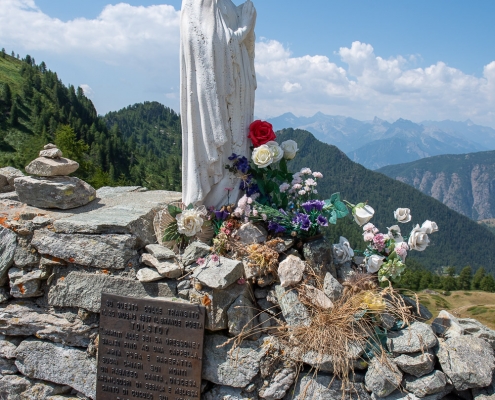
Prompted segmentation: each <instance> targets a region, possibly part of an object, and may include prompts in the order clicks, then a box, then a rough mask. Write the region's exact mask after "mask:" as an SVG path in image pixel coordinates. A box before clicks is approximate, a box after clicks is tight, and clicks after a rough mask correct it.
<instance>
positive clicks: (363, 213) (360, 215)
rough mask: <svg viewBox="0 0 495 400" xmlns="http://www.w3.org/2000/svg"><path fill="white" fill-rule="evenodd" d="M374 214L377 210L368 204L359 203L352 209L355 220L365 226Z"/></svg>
mask: <svg viewBox="0 0 495 400" xmlns="http://www.w3.org/2000/svg"><path fill="white" fill-rule="evenodd" d="M374 214H375V210H373V208H372V207H371V206H368V205H363V206H359V205H358V206H357V207H355V208H354V209H353V210H352V216H353V217H354V221H356V223H357V224H358V225H359V226H363V225H364V224H365V223H367V222H368V221H369V220H370V219H371V218H373V215H374Z"/></svg>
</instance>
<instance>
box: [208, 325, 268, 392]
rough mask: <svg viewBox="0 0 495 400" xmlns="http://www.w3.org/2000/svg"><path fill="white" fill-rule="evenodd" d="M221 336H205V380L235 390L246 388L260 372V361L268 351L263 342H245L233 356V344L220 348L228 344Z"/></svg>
mask: <svg viewBox="0 0 495 400" xmlns="http://www.w3.org/2000/svg"><path fill="white" fill-rule="evenodd" d="M226 340H227V338H226V337H225V336H221V335H208V336H205V343H204V349H205V350H204V353H203V374H202V376H203V379H206V380H208V381H210V382H213V383H216V384H217V385H226V386H231V387H235V388H243V387H246V386H247V385H248V384H249V383H250V382H251V380H252V379H253V378H254V377H255V376H256V375H257V374H258V372H259V370H260V360H261V358H262V357H263V356H264V355H265V354H266V352H267V351H268V347H264V346H262V344H263V341H262V340H258V341H256V342H253V341H249V340H245V341H243V342H242V343H241V344H240V346H239V347H238V348H236V349H235V350H234V351H233V352H232V354H229V351H230V350H231V349H232V343H230V344H228V345H226V346H223V347H218V346H220V345H222V344H224V343H225V342H226Z"/></svg>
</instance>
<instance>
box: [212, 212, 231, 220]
mask: <svg viewBox="0 0 495 400" xmlns="http://www.w3.org/2000/svg"><path fill="white" fill-rule="evenodd" d="M229 215H230V214H229V213H228V212H227V211H215V217H216V219H218V220H219V221H225V220H226V219H227V217H228V216H229Z"/></svg>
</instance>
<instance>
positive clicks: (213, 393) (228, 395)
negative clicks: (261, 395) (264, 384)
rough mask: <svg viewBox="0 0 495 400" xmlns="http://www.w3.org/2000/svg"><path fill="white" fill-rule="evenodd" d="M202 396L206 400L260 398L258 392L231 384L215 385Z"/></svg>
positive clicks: (249, 399) (251, 399)
mask: <svg viewBox="0 0 495 400" xmlns="http://www.w3.org/2000/svg"><path fill="white" fill-rule="evenodd" d="M201 398H204V400H258V396H257V395H256V393H247V392H245V391H243V390H242V389H237V388H233V387H229V386H215V387H214V388H213V389H211V390H210V391H209V392H207V393H205V394H204V396H201Z"/></svg>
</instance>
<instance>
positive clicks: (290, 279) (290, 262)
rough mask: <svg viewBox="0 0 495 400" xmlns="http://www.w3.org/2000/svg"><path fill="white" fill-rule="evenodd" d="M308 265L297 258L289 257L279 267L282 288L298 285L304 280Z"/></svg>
mask: <svg viewBox="0 0 495 400" xmlns="http://www.w3.org/2000/svg"><path fill="white" fill-rule="evenodd" d="M305 268H306V263H305V262H304V261H302V260H301V259H300V258H298V257H295V256H288V257H287V258H286V259H285V260H284V261H282V262H281V263H280V264H279V266H278V277H279V279H280V285H281V286H282V287H284V288H285V287H288V286H292V285H296V284H298V283H299V282H301V281H302V279H303V273H304V270H305Z"/></svg>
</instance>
